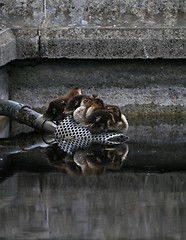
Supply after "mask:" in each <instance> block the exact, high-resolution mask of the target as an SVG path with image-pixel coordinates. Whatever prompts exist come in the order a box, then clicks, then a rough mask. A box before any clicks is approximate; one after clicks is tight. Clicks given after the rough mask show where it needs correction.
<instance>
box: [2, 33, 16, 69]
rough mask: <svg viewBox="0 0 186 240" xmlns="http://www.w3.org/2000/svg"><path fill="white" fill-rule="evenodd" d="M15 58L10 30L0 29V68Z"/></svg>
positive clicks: (13, 38) (13, 37) (12, 36)
mask: <svg viewBox="0 0 186 240" xmlns="http://www.w3.org/2000/svg"><path fill="white" fill-rule="evenodd" d="M16 58H17V55H16V40H15V36H14V34H13V33H12V31H11V30H10V29H4V30H1V29H0V66H3V65H5V64H6V63H8V62H10V61H11V60H14V59H16Z"/></svg>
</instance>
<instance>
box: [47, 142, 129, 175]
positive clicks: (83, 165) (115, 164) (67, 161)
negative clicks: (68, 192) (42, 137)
mask: <svg viewBox="0 0 186 240" xmlns="http://www.w3.org/2000/svg"><path fill="white" fill-rule="evenodd" d="M50 148H51V149H50V151H49V149H47V152H48V151H49V152H50V153H53V154H54V155H55V156H54V155H53V156H52V155H50V154H48V153H47V156H48V157H49V160H50V163H51V164H52V165H53V166H55V167H56V168H57V169H59V170H65V171H66V172H67V173H68V174H70V175H80V174H82V175H100V174H103V173H104V172H105V171H107V170H109V171H119V170H121V168H122V166H123V163H124V161H125V159H126V157H127V154H128V152H129V147H128V145H127V144H126V143H123V144H120V145H113V146H110V145H108V146H107V145H98V144H93V145H91V146H89V147H87V148H85V149H76V150H75V151H74V153H73V154H66V155H64V154H63V155H61V154H60V155H58V151H55V150H54V149H55V148H56V145H53V146H51V147H50ZM52 148H53V149H52ZM56 155H57V156H56ZM61 156H63V158H61Z"/></svg>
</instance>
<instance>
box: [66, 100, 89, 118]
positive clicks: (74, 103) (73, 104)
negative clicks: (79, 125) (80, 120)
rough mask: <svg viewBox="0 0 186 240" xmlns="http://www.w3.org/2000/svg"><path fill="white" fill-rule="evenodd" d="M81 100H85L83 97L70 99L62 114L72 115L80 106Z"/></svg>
mask: <svg viewBox="0 0 186 240" xmlns="http://www.w3.org/2000/svg"><path fill="white" fill-rule="evenodd" d="M83 98H85V95H77V96H74V97H72V98H70V99H69V101H68V102H67V104H66V106H65V109H64V113H65V114H66V115H69V114H72V113H73V112H74V111H75V110H76V109H77V108H78V107H79V106H80V104H81V101H82V99H83Z"/></svg>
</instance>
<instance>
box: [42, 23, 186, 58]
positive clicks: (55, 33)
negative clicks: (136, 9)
mask: <svg viewBox="0 0 186 240" xmlns="http://www.w3.org/2000/svg"><path fill="white" fill-rule="evenodd" d="M40 40H41V43H40V47H41V48H40V50H41V57H47V58H61V57H67V58H108V59H112V58H123V59H134V58H143V59H147V58H185V57H186V28H184V29H179V28H174V29H172V28H137V29H135V28H133V29H132V28H117V27H104V28H56V29H54V28H53V29H43V30H41V36H40Z"/></svg>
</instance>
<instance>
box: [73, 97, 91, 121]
mask: <svg viewBox="0 0 186 240" xmlns="http://www.w3.org/2000/svg"><path fill="white" fill-rule="evenodd" d="M93 101H94V99H93V98H92V97H91V96H90V97H89V96H85V97H83V98H82V100H81V102H80V106H79V107H78V108H76V109H75V110H74V112H73V114H72V115H73V119H74V120H75V122H76V123H83V122H84V120H85V117H86V112H87V110H88V109H89V108H90V106H91V105H92V102H93Z"/></svg>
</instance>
